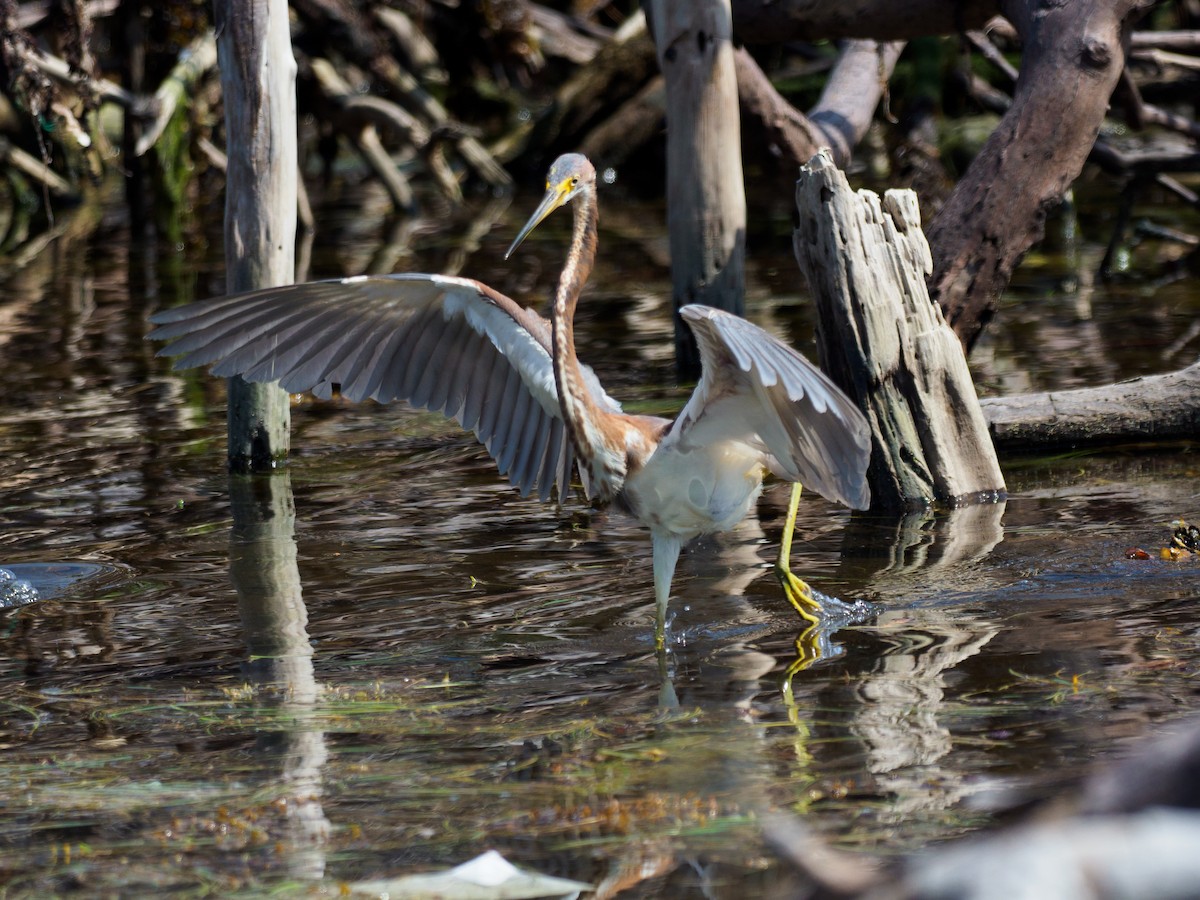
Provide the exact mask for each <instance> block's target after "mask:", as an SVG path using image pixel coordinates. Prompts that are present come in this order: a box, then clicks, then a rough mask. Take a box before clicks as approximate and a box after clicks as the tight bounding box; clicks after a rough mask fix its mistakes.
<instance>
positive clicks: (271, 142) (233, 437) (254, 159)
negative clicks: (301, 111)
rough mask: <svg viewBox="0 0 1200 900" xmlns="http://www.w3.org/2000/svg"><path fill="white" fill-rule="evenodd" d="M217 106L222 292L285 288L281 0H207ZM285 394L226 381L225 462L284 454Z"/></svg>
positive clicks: (287, 77)
mask: <svg viewBox="0 0 1200 900" xmlns="http://www.w3.org/2000/svg"><path fill="white" fill-rule="evenodd" d="M214 6H215V13H216V15H215V21H216V33H217V58H218V61H219V63H220V67H221V90H222V94H223V98H224V103H225V134H226V139H227V141H228V154H229V166H228V170H227V171H226V176H225V265H226V275H225V282H226V288H227V290H228V291H229V292H230V293H236V292H238V291H248V290H253V289H255V288H262V287H273V286H275V285H280V284H291V282H292V279H293V277H294V270H295V247H296V179H297V177H298V175H297V162H296V60H295V58H294V57H293V56H292V44H291V35H290V33H289V31H288V6H287V2H286V0H252V2H239V0H215V2H214ZM290 419H291V415H290V410H289V408H288V395H287V394H286V393H285V392H284V391H283V390H282V389H280V387H279V386H278V385H275V384H248V383H246V382H245V381H243V380H242V379H241V378H231V379H229V445H228V446H229V467H230V469H231V470H232V471H243V472H244V471H270V470H271V469H272V468H274V467H275V466H276V465H277V464H278V463H280V462H282V461H283V460H284V458H285V457H286V456H287V452H288V428H289V425H290Z"/></svg>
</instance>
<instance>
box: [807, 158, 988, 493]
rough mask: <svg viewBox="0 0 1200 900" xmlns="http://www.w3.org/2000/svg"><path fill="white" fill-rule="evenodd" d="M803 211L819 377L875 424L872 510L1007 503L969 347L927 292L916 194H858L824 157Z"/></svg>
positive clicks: (815, 164)
mask: <svg viewBox="0 0 1200 900" xmlns="http://www.w3.org/2000/svg"><path fill="white" fill-rule="evenodd" d="M796 205H797V207H798V209H799V213H800V217H799V223H800V224H799V226H798V227H797V229H796V231H795V234H794V237H793V245H794V247H795V251H796V260H797V261H798V262H799V263H800V268H801V270H802V271H803V272H804V275H805V277H806V278H807V279H808V284H809V288H810V290H811V292H812V294H813V296H814V298H815V299H816V303H817V313H818V323H819V324H818V327H817V341H818V344H819V347H820V354H821V362H822V367H823V368H824V369H825V371H826V372H827V373H828V374H829V375H830V377H831V378H833V380H834V381H836V382H837V383H838V384H839V385H840V386H841V387H842V389H843V390H845V391H846V392H847V393H848V394H849V395H850V396H851V397H853V398H854V399H855V400H857V401H858V403H859V405H860V407H862V408H863V409H864V410H865V411H866V412H867V417H868V418H869V419H870V421H871V430H872V432H873V436H872V440H873V443H874V446H873V448H872V452H871V469H870V473H869V476H868V477H869V481H870V485H871V501H872V508H873V509H887V510H903V509H913V508H916V507H920V506H927V505H929V504H932V503H940V504H947V505H959V504H962V503H966V502H971V501H973V500H979V499H982V500H991V499H995V498H997V497H999V496H1002V495H1003V494H1004V490H1005V487H1004V477H1003V476H1002V475H1001V474H1000V466H999V463H998V462H997V460H996V453H995V450H994V449H993V447H992V442H991V439H990V438H989V437H988V432H987V424H986V422H985V421H984V418H983V414H982V412H981V411H980V407H979V400H978V398H977V397H976V395H975V386H974V384H973V383H972V382H971V375H970V372H969V371H968V369H967V361H966V357H965V356H964V355H963V350H962V345H961V344H960V343H959V340H958V338H957V337H956V336H955V334H954V332H953V331H951V330H950V328H949V326H947V325H946V323H945V321H944V320H943V319H942V314H941V311H940V310H939V309H938V307H937V306H936V305H935V304H934V303H932V302H931V301H930V299H929V294H928V291H927V290H926V288H925V276H926V274H927V273H928V272H929V271H930V267H931V266H932V262H931V258H930V254H929V245H928V244H927V243H926V242H925V236H924V235H923V234H922V233H921V216H920V213H919V211H918V209H917V198H916V194H914V193H913V192H912V191H888V192H887V193H886V194H885V195H884V197H883V200H882V201H880V198H879V196H878V195H876V194H874V193H872V192H870V191H858V192H857V193H855V192H854V191H852V190H851V189H850V185H849V184H848V183H847V181H846V176H845V175H844V174H843V173H842V172H841V171H840V170H838V168H837V167H836V166H835V165H834V164H833V162H832V160H831V159H830V157H829V155H828V154H827V153H826V152H822V153H820V154H818V155H817V156H815V157H813V159H812V161H811V162H810V163H809V164H808V165H807V166H804V167H802V168H801V170H800V180H799V181H798V182H797V185H796Z"/></svg>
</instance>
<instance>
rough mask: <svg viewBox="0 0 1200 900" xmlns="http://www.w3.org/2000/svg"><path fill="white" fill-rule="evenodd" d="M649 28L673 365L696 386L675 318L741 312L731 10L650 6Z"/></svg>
mask: <svg viewBox="0 0 1200 900" xmlns="http://www.w3.org/2000/svg"><path fill="white" fill-rule="evenodd" d="M647 19H648V23H649V25H650V30H651V32H652V33H653V35H654V45H655V48H656V50H657V53H658V64H659V66H660V67H661V69H662V72H663V76H664V78H665V80H666V95H667V230H668V233H669V238H670V247H671V283H672V291H671V294H672V300H673V303H674V307H675V311H676V316H675V356H676V361H677V363H678V365H679V370H680V373H681V375H683V376H684V377H686V378H695V377H697V375H698V374H699V371H700V356H699V353H698V352H697V350H696V343H695V339H694V338H693V336H692V333H691V330H690V329H688V328H687V327H686V326H685V325H684V324H683V321H682V320H681V319H680V318H679V315H678V311H679V308H680V307H681V306H685V305H686V304H688V303H702V304H704V305H706V306H713V307H716V308H717V309H724V310H728V311H729V312H733V313H737V314H739V315H740V314H741V313H742V311H743V309H744V307H745V257H746V194H745V189H744V187H743V184H742V148H741V132H740V127H739V124H740V123H739V121H738V91H737V76H736V75H735V73H734V63H733V43H732V20H731V17H730V12H729V0H693V2H689V3H678V2H669V0H650V2H649V3H648V4H647Z"/></svg>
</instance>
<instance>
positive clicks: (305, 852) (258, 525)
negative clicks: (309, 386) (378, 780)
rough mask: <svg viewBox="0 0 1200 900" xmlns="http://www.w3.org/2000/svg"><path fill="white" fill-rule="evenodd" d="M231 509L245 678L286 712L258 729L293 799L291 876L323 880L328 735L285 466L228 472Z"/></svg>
mask: <svg viewBox="0 0 1200 900" xmlns="http://www.w3.org/2000/svg"><path fill="white" fill-rule="evenodd" d="M229 496H230V501H231V506H232V510H233V530H232V532H231V534H230V542H229V543H230V547H229V576H230V579H231V580H232V581H233V585H234V587H235V588H236V589H237V593H238V613H239V615H240V616H241V620H242V628H243V631H244V633H245V640H246V649H247V652H248V659H247V662H246V666H245V672H246V677H247V679H248V680H249V682H250V683H251V684H252V685H254V687H255V696H256V697H257V698H259V700H260V702H262V703H264V704H269V705H271V706H274V707H276V708H278V709H279V711H281V712H284V713H286V715H282V716H279V717H278V720H279V722H281V723H283V724H282V725H281V729H280V730H278V731H273V732H266V733H263V734H262V735H260V737H259V740H258V748H259V750H260V751H261V752H263V753H264V754H268V755H270V756H271V757H273V758H276V759H278V760H279V762H280V776H279V779H280V782H281V784H282V785H283V786H284V787H286V788H287V791H288V794H289V796H288V803H287V805H286V813H285V819H284V821H283V822H282V823H281V827H282V828H283V830H284V831H285V833H286V834H287V836H288V840H286V841H284V846H285V847H286V850H285V851H284V853H285V854H286V856H287V864H288V867H289V870H290V874H291V875H293V876H294V877H297V878H303V879H305V880H314V881H315V880H318V879H320V878H322V877H323V875H324V871H325V854H324V850H323V845H324V842H325V838H326V837H327V835H328V832H329V821H328V820H327V819H326V818H325V813H324V810H323V809H322V808H321V767H322V766H323V765H324V763H325V759H326V755H327V754H326V749H325V735H324V734H323V733H322V732H321V731H320V730H319V729H318V728H317V727H316V726H315V725H314V724H312V718H313V706H314V704H315V702H316V700H317V682H316V678H315V677H314V674H313V652H312V645H311V644H310V643H309V639H308V612H307V610H306V609H305V608H304V598H303V596H302V595H301V590H300V572H299V570H298V568H297V565H296V540H295V536H294V531H295V522H296V510H295V506H294V504H293V501H292V487H291V480H290V478H289V476H288V473H287V472H276V473H274V474H272V475H266V476H264V475H230V476H229Z"/></svg>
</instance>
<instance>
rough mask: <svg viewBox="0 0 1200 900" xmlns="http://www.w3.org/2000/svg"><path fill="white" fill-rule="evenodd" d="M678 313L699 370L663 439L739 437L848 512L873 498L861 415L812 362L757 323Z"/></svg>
mask: <svg viewBox="0 0 1200 900" xmlns="http://www.w3.org/2000/svg"><path fill="white" fill-rule="evenodd" d="M680 314H681V315H682V316H683V318H684V319H685V320H686V321H687V323H688V325H690V326H691V329H692V331H693V332H694V333H695V335H696V341H697V343H698V345H699V349H700V359H701V363H702V365H703V374H702V376H701V379H700V383H699V384H697V385H696V390H695V392H694V393H693V394H692V397H691V399H690V400H689V401H688V403H687V406H685V407H684V409H683V412H681V413H680V414H679V418H677V419H676V420H675V423H674V424H673V425H672V427H671V431H670V432H669V433H668V435H667V437H666V438H665V439H664V441H663V443H664V444H666V443H668V442H678V443H679V444H680V446H682V447H686V446H687V444H688V443H696V444H705V443H710V442H714V441H718V440H731V439H732V440H743V441H747V442H750V443H752V444H757V445H758V446H760V447H761V448H762V449H763V450H764V452H765V453H767V454H768V456H769V463H770V466H771V468H772V470H773V471H775V472H776V474H779V475H781V476H783V477H785V478H787V479H789V480H791V481H799V482H800V483H801V484H803V485H804V486H805V487H807V488H811V489H813V490H815V491H816V492H817V493H819V494H821V495H822V496H824V497H826V498H828V499H830V500H836V501H838V502H839V503H844V504H845V505H846V506H849V507H851V508H853V509H866V507H867V506H868V504H869V502H870V489H869V488H868V486H867V478H866V472H867V465H868V463H869V462H870V457H871V429H870V426H869V425H868V424H867V420H866V418H865V417H864V416H863V414H862V413H861V412H860V411H859V410H858V408H857V407H856V406H855V405H854V404H853V403H852V402H851V401H850V398H848V397H847V396H846V395H845V394H843V393H842V391H841V390H840V389H839V388H838V387H837V385H835V384H834V383H833V382H832V381H830V380H829V379H828V378H827V377H826V376H825V375H824V374H823V373H822V372H821V371H820V370H819V369H818V368H817V367H816V366H814V365H813V364H812V363H810V362H809V361H808V360H807V359H805V358H804V357H803V356H801V355H800V354H799V353H798V352H796V351H795V350H793V349H792V348H791V347H789V346H788V345H787V344H785V343H783V342H782V341H780V340H778V339H776V338H774V337H772V336H771V335H769V334H767V333H766V332H765V331H763V330H762V329H761V328H759V327H758V326H757V325H754V324H752V323H750V322H747V321H746V320H745V319H742V318H739V317H738V316H734V315H731V314H730V313H726V312H721V311H720V310H716V309H712V308H710V307H707V306H696V305H691V306H685V307H683V308H682V309H680Z"/></svg>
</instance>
